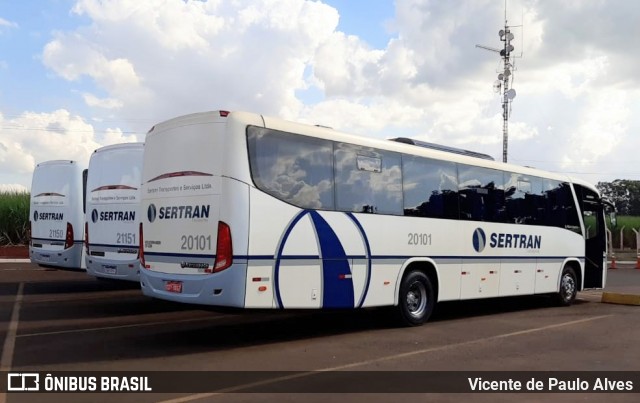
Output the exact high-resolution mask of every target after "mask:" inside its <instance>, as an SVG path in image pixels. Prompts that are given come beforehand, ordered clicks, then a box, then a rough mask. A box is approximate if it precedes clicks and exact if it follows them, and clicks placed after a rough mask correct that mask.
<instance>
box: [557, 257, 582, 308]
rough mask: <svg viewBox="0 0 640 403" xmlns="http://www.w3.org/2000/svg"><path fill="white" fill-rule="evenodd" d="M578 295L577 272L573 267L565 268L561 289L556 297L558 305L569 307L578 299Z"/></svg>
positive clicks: (561, 279)
mask: <svg viewBox="0 0 640 403" xmlns="http://www.w3.org/2000/svg"><path fill="white" fill-rule="evenodd" d="M577 293H578V280H577V277H576V272H575V271H574V270H573V268H572V267H569V266H567V267H565V268H564V269H563V270H562V275H561V276H560V288H559V289H558V293H557V294H556V295H555V300H556V304H557V305H559V306H569V305H571V304H572V303H573V301H574V300H575V299H576V294H577Z"/></svg>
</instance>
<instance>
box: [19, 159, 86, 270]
mask: <svg viewBox="0 0 640 403" xmlns="http://www.w3.org/2000/svg"><path fill="white" fill-rule="evenodd" d="M84 168H85V167H84V166H82V165H81V164H80V163H79V162H78V161H72V160H53V161H45V162H41V163H39V164H38V165H36V168H35V169H34V171H33V177H32V179H31V197H30V203H29V217H30V218H29V232H30V243H29V257H30V259H31V262H32V263H36V264H38V265H41V266H51V267H61V268H71V269H85V264H84V255H83V253H84V248H83V245H82V243H83V238H84V225H83V222H84V202H85V200H84V198H85V187H86V178H87V170H86V169H84Z"/></svg>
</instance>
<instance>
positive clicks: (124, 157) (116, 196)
mask: <svg viewBox="0 0 640 403" xmlns="http://www.w3.org/2000/svg"><path fill="white" fill-rule="evenodd" d="M143 153H144V144H143V143H123V144H114V145H110V146H106V147H101V148H99V149H97V150H95V151H94V152H93V154H92V155H91V159H90V160H89V175H88V178H87V208H86V218H85V246H86V248H87V253H86V262H87V273H88V274H90V275H92V276H94V277H96V278H98V279H112V280H129V281H135V282H138V281H140V275H139V272H140V265H139V262H138V228H139V222H140V215H139V212H138V209H139V207H140V180H141V177H142V155H143Z"/></svg>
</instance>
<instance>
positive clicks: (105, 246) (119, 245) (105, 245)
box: [89, 243, 153, 253]
mask: <svg viewBox="0 0 640 403" xmlns="http://www.w3.org/2000/svg"><path fill="white" fill-rule="evenodd" d="M89 247H100V248H128V249H138V248H140V246H139V245H123V244H118V245H113V244H110V243H90V244H89ZM149 253H153V252H149Z"/></svg>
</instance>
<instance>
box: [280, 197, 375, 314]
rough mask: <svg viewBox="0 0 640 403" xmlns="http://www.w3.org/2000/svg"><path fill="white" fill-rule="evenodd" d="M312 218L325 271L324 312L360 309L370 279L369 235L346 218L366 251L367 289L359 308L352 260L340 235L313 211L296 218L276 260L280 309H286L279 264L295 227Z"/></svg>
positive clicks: (323, 274) (282, 241) (366, 287)
mask: <svg viewBox="0 0 640 403" xmlns="http://www.w3.org/2000/svg"><path fill="white" fill-rule="evenodd" d="M307 214H308V215H309V216H310V218H311V222H312V224H313V227H314V230H315V232H316V235H317V239H318V250H319V251H320V264H321V267H322V307H323V308H353V307H354V305H355V307H358V308H359V307H361V306H362V304H363V302H364V300H365V297H366V295H367V292H368V290H369V283H370V279H371V259H370V257H371V250H370V246H369V241H368V239H367V237H366V234H365V232H364V230H363V228H362V226H361V225H360V223H359V222H358V221H357V219H356V218H355V217H354V216H353V215H352V214H351V213H346V215H347V216H348V217H349V218H350V219H351V221H353V223H354V225H355V226H356V227H357V228H358V231H360V233H361V235H362V240H363V243H364V245H365V248H366V253H367V256H366V260H367V273H366V282H365V287H364V290H363V293H362V296H361V297H360V299H359V301H358V302H357V304H355V298H354V287H353V279H352V278H351V265H350V263H349V259H350V257H349V256H347V254H346V252H345V250H344V247H343V246H342V243H341V242H340V239H339V237H338V235H337V234H336V233H335V231H334V230H333V229H332V228H331V226H330V225H329V223H328V222H327V221H326V220H325V219H324V218H322V216H321V215H320V214H319V213H318V212H316V211H313V210H304V211H301V212H300V213H299V214H298V215H296V216H295V217H294V218H293V220H291V222H290V223H289V225H288V227H287V229H286V231H285V233H284V235H283V237H282V240H281V242H280V245H279V247H278V250H277V253H276V256H275V258H276V259H275V260H276V261H275V268H274V285H275V292H276V300H277V303H278V307H279V308H284V306H283V303H282V294H281V291H280V263H281V261H282V258H283V256H282V254H283V251H284V247H285V245H286V243H287V240H288V238H289V235H290V234H291V231H292V230H293V228H295V226H296V224H297V223H298V222H299V221H300V220H301V219H302V218H303V217H304V216H306V215H307Z"/></svg>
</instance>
